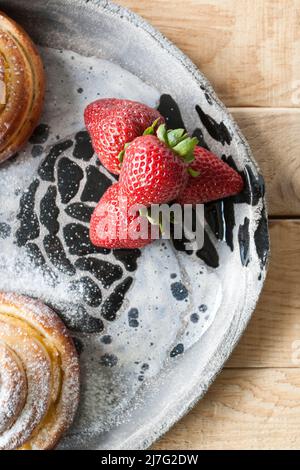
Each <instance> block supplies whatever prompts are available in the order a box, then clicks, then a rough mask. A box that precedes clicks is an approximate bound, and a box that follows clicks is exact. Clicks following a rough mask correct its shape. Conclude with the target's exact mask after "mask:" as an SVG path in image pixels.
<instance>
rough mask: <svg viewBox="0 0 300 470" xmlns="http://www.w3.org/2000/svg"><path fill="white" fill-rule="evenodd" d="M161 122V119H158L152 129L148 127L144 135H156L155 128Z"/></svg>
mask: <svg viewBox="0 0 300 470" xmlns="http://www.w3.org/2000/svg"><path fill="white" fill-rule="evenodd" d="M159 121H160V118H157V119H156V120H155V121H154V123H153V124H152V125H151V126H150V127H147V129H146V130H145V131H144V133H143V135H154V134H155V128H156V126H157V124H158V123H159Z"/></svg>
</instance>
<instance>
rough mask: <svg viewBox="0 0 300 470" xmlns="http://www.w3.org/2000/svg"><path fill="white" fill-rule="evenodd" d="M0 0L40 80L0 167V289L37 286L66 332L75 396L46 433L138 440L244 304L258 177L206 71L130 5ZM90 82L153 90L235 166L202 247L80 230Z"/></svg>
mask: <svg viewBox="0 0 300 470" xmlns="http://www.w3.org/2000/svg"><path fill="white" fill-rule="evenodd" d="M0 7H1V9H2V10H4V11H5V12H7V13H8V14H9V15H11V16H12V17H14V18H15V19H16V20H17V21H19V22H20V23H21V24H22V25H24V27H25V29H26V30H27V31H28V32H29V33H30V34H31V36H32V37H33V39H34V40H35V41H36V43H37V44H38V45H39V46H40V47H41V54H42V56H43V58H44V63H45V67H46V73H47V81H48V90H47V95H46V103H45V112H44V115H43V118H42V123H41V125H40V126H39V127H38V128H37V130H36V132H35V134H34V135H33V137H32V139H31V141H30V143H29V144H28V146H27V147H26V149H25V150H24V152H22V153H21V154H20V155H19V156H18V157H16V158H15V159H13V160H12V161H10V162H9V163H6V164H4V165H2V166H1V168H0V178H1V186H0V289H2V290H14V291H19V292H22V293H25V294H28V295H32V296H36V297H39V298H41V299H43V300H44V301H45V302H46V303H48V304H50V305H52V306H53V307H54V308H56V310H57V311H58V313H59V314H60V315H61V316H62V317H63V319H64V321H65V322H66V324H67V325H68V327H69V329H70V330H71V332H72V334H73V336H74V338H75V341H76V345H77V346H78V351H79V353H80V358H81V369H82V370H81V373H82V393H81V404H80V409H79V412H78V415H77V418H76V421H75V423H74V426H73V427H72V429H71V430H70V431H69V433H68V434H67V436H65V438H64V439H63V440H62V442H61V445H60V447H61V448H68V449H74V448H80V449H92V448H94V449H99V448H101V449H104V448H106V449H126V448H134V449H142V448H146V447H148V446H149V445H151V444H152V443H153V441H154V440H155V439H157V438H158V437H160V436H161V435H162V434H163V433H164V432H166V431H167V430H168V429H169V427H170V426H171V425H172V424H174V423H175V422H176V421H177V420H178V419H179V418H180V417H181V416H182V415H183V414H184V413H186V412H187V411H188V410H189V409H190V408H191V407H192V406H193V405H194V403H195V402H196V401H197V400H199V398H201V397H202V396H203V394H204V393H205V392H206V390H207V389H208V387H209V385H210V384H211V383H212V381H213V380H214V378H215V377H216V374H217V373H218V372H219V371H220V369H221V368H222V366H223V364H224V362H225V361H226V360H227V359H228V357H229V355H230V354H231V352H232V350H233V348H234V346H235V345H236V343H237V341H238V339H239V338H240V336H241V334H242V332H243V331H244V328H245V326H246V324H247V322H248V320H249V318H250V316H251V314H252V312H253V309H254V307H255V304H256V302H257V299H258V296H259V294H260V291H261V289H262V286H263V282H264V279H265V274H266V263H267V259H268V253H269V241H268V227H267V215H266V209H265V201H264V183H263V178H262V176H261V175H260V174H259V171H258V168H257V165H256V163H255V161H254V160H253V157H252V155H251V152H250V149H249V147H248V145H247V143H246V142H245V140H244V138H243V136H242V135H241V133H240V131H239V129H238V127H237V126H236V124H235V123H234V121H233V120H232V118H231V116H230V115H229V113H228V112H227V110H226V109H225V107H224V106H223V105H222V103H220V101H219V100H218V98H217V97H216V95H215V93H214V91H213V89H212V88H211V86H210V84H209V83H208V82H207V80H206V79H205V78H204V77H203V76H202V75H201V73H200V72H199V71H198V70H197V69H196V67H195V66H194V65H193V64H192V63H191V62H190V60H189V59H188V58H187V57H186V56H185V55H184V54H182V53H181V52H180V51H179V50H178V49H177V48H176V47H174V46H173V45H172V44H171V43H170V42H169V41H168V40H166V39H165V38H164V37H163V36H162V35H161V34H160V33H159V32H157V31H156V30H155V29H153V28H152V27H151V26H150V25H149V24H147V23H146V22H144V21H143V20H142V19H141V18H139V17H138V16H136V15H134V14H133V13H130V12H128V11H127V10H125V9H123V8H120V7H118V6H116V5H114V4H112V3H110V2H107V1H97V0H90V1H79V0H51V1H47V2H44V1H42V0H31V1H30V2H24V1H23V0H1V1H0ZM104 96H119V97H124V98H125V97H127V98H131V99H138V100H141V101H144V102H146V103H148V104H150V105H152V106H155V105H158V106H159V109H160V111H161V112H162V114H164V115H165V117H166V119H167V122H168V124H169V126H170V127H171V128H174V127H182V126H185V127H186V128H187V129H188V130H189V131H190V132H191V133H194V134H195V135H196V136H197V137H198V139H199V141H200V144H201V145H203V146H206V147H208V148H210V149H211V150H212V151H214V152H215V153H216V154H217V155H219V156H220V158H223V159H224V160H225V161H227V162H228V163H229V164H230V165H232V166H234V167H235V168H236V169H237V170H238V171H239V172H240V173H241V174H242V175H243V178H244V180H245V190H244V191H243V193H242V194H240V195H239V196H238V197H235V198H229V199H227V200H224V201H218V202H216V203H211V204H207V205H206V208H205V216H206V221H207V225H206V235H205V243H204V246H203V248H202V249H200V250H197V251H196V252H190V251H189V252H186V251H185V248H184V244H183V243H178V242H177V243H172V242H169V241H157V242H155V243H154V244H152V245H151V246H148V247H146V248H145V249H144V250H142V251H139V250H133V251H114V252H110V251H109V250H99V249H98V250H97V249H95V248H94V247H93V246H92V245H91V244H90V243H89V238H88V222H89V218H90V215H91V212H92V210H93V208H94V207H95V205H96V203H97V201H98V200H99V198H100V197H101V195H102V194H103V192H104V191H105V189H106V188H107V187H108V186H109V185H110V184H111V182H112V181H113V177H112V176H111V175H110V174H109V173H107V171H106V170H105V169H104V168H103V167H102V166H101V165H100V163H99V162H98V160H97V158H96V156H95V155H93V151H92V149H91V145H90V141H89V137H88V135H87V133H86V132H85V130H84V124H83V119H82V112H83V109H84V106H85V105H86V104H87V103H88V102H89V101H92V100H93V99H95V98H97V97H104Z"/></svg>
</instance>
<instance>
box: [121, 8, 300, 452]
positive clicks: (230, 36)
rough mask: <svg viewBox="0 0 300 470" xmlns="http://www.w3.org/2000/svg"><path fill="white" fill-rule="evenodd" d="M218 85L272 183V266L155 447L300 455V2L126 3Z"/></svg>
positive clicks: (269, 187)
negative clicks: (195, 399) (201, 391)
mask: <svg viewBox="0 0 300 470" xmlns="http://www.w3.org/2000/svg"><path fill="white" fill-rule="evenodd" d="M117 1H119V3H120V4H122V5H123V6H127V7H129V8H131V9H132V10H133V11H135V12H137V13H139V14H140V15H142V16H143V17H144V18H146V19H147V20H149V21H150V22H151V23H152V24H153V25H154V26H156V27H157V28H158V29H159V30H160V31H161V32H162V33H164V34H165V35H166V36H167V37H168V38H169V39H171V40H172V41H173V42H174V43H175V44H176V45H178V46H179V47H180V48H181V49H182V50H183V51H184V52H186V53H187V54H188V55H189V56H190V57H191V59H192V60H193V61H194V62H195V63H196V64H197V65H198V66H199V68H200V70H201V71H202V72H203V73H204V74H205V75H206V76H207V77H208V78H209V79H210V81H211V82H212V84H213V86H214V88H215V90H216V92H217V93H218V95H219V97H220V98H221V99H222V100H223V101H224V102H225V104H226V105H227V106H228V107H229V109H230V111H231V112H232V114H233V115H234V117H235V119H236V120H237V122H238V123H239V125H240V127H241V129H242V131H243V132H244V134H245V136H246V137H247V139H248V141H249V143H250V145H251V147H252V150H253V153H254V155H255V158H256V160H257V161H258V163H259V165H260V167H261V169H262V171H263V174H264V176H265V179H266V183H267V196H268V206H269V215H270V233H271V250H272V256H271V263H270V268H269V274H268V278H267V281H266V284H265V288H264V292H263V295H262V297H261V300H260V302H259V305H258V307H257V309H256V311H255V313H254V315H253V317H252V320H251V322H250V325H249V327H248V329H247V331H246V333H245V334H244V336H243V338H242V340H241V341H240V344H239V345H238V347H237V348H236V350H235V352H234V353H233V355H232V357H231V359H230V360H229V362H228V363H227V364H226V367H225V369H224V370H223V372H222V373H221V374H220V376H219V377H218V379H217V380H216V382H215V383H214V384H213V385H212V387H211V388H210V390H209V392H208V393H207V395H206V396H205V397H204V399H203V400H201V401H200V402H199V404H198V405H197V406H196V407H195V408H194V409H193V410H192V411H191V412H190V413H189V415H188V416H186V417H185V418H184V419H182V420H181V421H180V422H179V423H178V424H177V425H176V426H175V427H174V428H173V429H172V430H171V431H170V432H169V433H168V434H167V435H166V436H164V437H163V438H162V439H161V440H160V441H159V442H158V443H156V445H155V446H154V449H157V450H159V449H297V448H298V449H299V448H300V370H299V366H300V284H299V277H300V0H151V1H149V0H117Z"/></svg>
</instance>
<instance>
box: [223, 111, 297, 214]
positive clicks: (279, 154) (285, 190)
mask: <svg viewBox="0 0 300 470" xmlns="http://www.w3.org/2000/svg"><path fill="white" fill-rule="evenodd" d="M230 111H231V112H232V114H233V117H234V118H235V120H236V121H237V123H238V124H239V126H240V128H241V129H242V132H243V134H244V135H245V137H246V138H247V140H248V142H249V144H250V147H251V149H252V151H253V154H254V157H255V158H256V160H257V162H258V164H259V165H260V167H261V170H262V173H263V175H264V177H265V180H266V184H267V199H268V203H269V213H270V215H273V216H274V215H290V216H294V215H297V216H299V215H300V109H266V108H262V109H260V108H232V109H231V110H230Z"/></svg>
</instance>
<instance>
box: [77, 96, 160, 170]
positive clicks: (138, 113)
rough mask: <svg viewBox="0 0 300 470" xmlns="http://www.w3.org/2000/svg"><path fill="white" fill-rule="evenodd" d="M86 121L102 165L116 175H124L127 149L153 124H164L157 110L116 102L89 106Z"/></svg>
mask: <svg viewBox="0 0 300 470" xmlns="http://www.w3.org/2000/svg"><path fill="white" fill-rule="evenodd" d="M84 119H85V124H86V127H87V130H88V132H89V133H90V136H91V139H92V144H93V147H94V150H95V152H96V153H97V155H98V156H99V158H100V161H101V162H102V164H103V165H104V166H105V167H106V168H107V169H108V170H109V171H110V172H112V173H115V174H119V173H120V161H119V159H118V156H119V154H120V152H121V151H122V150H123V149H124V145H125V144H127V143H129V142H131V141H132V140H133V139H135V138H136V137H138V136H141V135H142V134H143V132H144V131H145V130H146V129H147V128H148V127H150V126H151V125H152V124H153V122H155V121H157V120H158V121H157V124H158V123H162V122H164V119H163V117H162V116H161V115H160V114H159V112H158V111H157V110H156V109H152V108H149V106H146V105H145V104H142V103H138V102H135V101H129V100H119V99H115V98H108V99H102V100H97V101H94V102H93V103H91V104H90V105H88V106H87V108H86V109H85V112H84Z"/></svg>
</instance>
